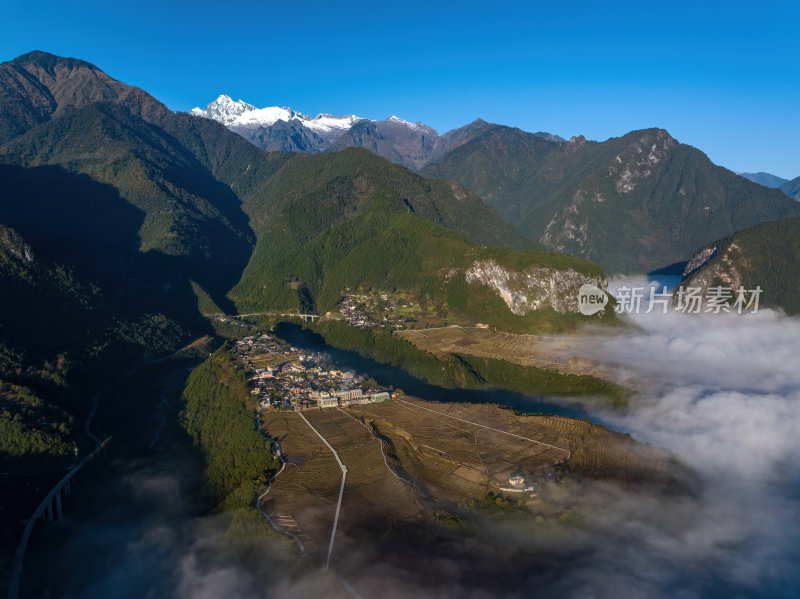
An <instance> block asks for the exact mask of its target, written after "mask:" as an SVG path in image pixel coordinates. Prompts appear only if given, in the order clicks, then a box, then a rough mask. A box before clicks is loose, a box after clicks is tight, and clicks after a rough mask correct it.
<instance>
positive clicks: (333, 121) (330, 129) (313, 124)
mask: <svg viewBox="0 0 800 599" xmlns="http://www.w3.org/2000/svg"><path fill="white" fill-rule="evenodd" d="M363 120H365V119H362V118H361V117H359V116H356V115H354V114H348V115H345V116H333V115H332V114H318V115H317V116H315V117H314V118H313V119H308V120H306V121H305V122H304V123H303V125H305V126H306V127H308V128H309V129H311V130H312V131H314V133H316V134H317V135H321V136H323V137H330V136H336V137H338V136H339V135H341V134H342V133H344V132H345V131H347V130H349V129H350V127H352V126H353V125H355V124H356V123H357V122H359V121H363Z"/></svg>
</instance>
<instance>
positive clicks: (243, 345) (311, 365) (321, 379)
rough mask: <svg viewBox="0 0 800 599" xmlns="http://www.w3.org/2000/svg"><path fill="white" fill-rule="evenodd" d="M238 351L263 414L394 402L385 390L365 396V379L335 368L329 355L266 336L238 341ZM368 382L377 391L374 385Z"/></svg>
mask: <svg viewBox="0 0 800 599" xmlns="http://www.w3.org/2000/svg"><path fill="white" fill-rule="evenodd" d="M236 349H237V356H238V358H239V361H240V364H241V365H242V367H243V368H244V369H245V372H246V373H247V376H248V379H249V382H250V393H251V394H252V395H255V396H256V397H257V398H258V400H259V406H260V407H261V409H263V410H307V409H312V408H330V407H338V406H344V407H346V406H351V405H357V404H365V403H373V402H381V401H386V400H387V399H391V394H390V393H389V392H388V391H387V390H384V389H380V388H375V389H373V390H372V391H371V392H365V391H364V389H363V388H362V387H363V383H364V379H363V377H361V376H357V375H356V374H355V373H354V372H352V371H348V370H341V369H338V368H335V367H333V366H332V365H331V364H330V359H329V358H328V356H327V355H326V354H321V353H317V352H306V351H304V350H301V349H298V348H296V347H292V346H288V345H285V344H283V343H281V342H279V341H278V340H276V339H273V338H272V337H271V336H270V335H269V334H266V333H265V334H262V335H260V336H259V337H246V338H244V339H242V340H241V341H238V342H237V344H236ZM264 362H266V363H264ZM257 363H264V364H262V365H257ZM368 382H369V383H370V385H369V386H370V387H375V385H374V381H368Z"/></svg>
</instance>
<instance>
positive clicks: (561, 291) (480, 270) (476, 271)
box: [464, 260, 608, 316]
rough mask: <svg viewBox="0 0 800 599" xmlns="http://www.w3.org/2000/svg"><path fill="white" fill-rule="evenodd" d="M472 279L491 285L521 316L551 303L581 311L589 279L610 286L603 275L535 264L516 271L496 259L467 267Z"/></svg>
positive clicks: (565, 308)
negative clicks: (580, 301) (581, 298)
mask: <svg viewBox="0 0 800 599" xmlns="http://www.w3.org/2000/svg"><path fill="white" fill-rule="evenodd" d="M464 274H465V276H466V279H467V282H468V283H476V284H481V285H486V286H488V287H491V288H492V289H493V290H494V291H495V293H497V294H498V295H499V296H500V297H501V298H502V299H503V301H504V302H505V303H506V305H507V306H508V307H509V309H510V310H511V311H512V312H513V313H514V314H517V315H518V316H522V315H524V314H525V313H526V312H529V311H531V310H539V309H542V308H547V307H551V308H553V309H554V310H556V311H557V312H561V313H562V314H563V313H566V312H577V311H578V291H579V289H580V288H581V285H584V284H586V283H589V284H592V285H595V286H596V287H599V288H601V289H605V290H607V289H608V282H607V281H606V279H605V278H603V277H590V276H587V275H584V274H581V273H579V272H576V271H574V270H572V269H567V270H557V269H555V268H550V267H542V266H535V267H530V268H527V269H525V270H522V271H515V270H511V269H508V268H506V267H504V266H501V265H500V264H498V263H497V262H496V261H494V260H476V261H475V262H473V263H472V264H471V265H470V266H469V268H467V270H466V271H465V273H464Z"/></svg>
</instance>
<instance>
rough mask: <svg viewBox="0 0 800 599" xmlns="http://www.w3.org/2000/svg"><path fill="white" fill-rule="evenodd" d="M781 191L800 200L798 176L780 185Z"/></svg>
mask: <svg viewBox="0 0 800 599" xmlns="http://www.w3.org/2000/svg"><path fill="white" fill-rule="evenodd" d="M781 191H782V192H783V193H785V194H786V195H788V196H789V197H791V198H794V199H795V200H797V201H800V177H797V178H796V179H792V180H791V181H787V182H786V183H784V184H783V185H781Z"/></svg>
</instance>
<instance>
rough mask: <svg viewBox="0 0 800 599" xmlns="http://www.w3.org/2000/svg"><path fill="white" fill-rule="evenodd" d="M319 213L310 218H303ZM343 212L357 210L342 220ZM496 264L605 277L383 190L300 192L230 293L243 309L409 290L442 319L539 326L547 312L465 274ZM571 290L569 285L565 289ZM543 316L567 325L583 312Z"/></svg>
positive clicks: (313, 306) (321, 308)
mask: <svg viewBox="0 0 800 599" xmlns="http://www.w3.org/2000/svg"><path fill="white" fill-rule="evenodd" d="M311 210H313V211H314V213H315V214H316V216H317V219H315V221H314V222H309V221H308V219H307V218H306V215H307V214H308V212H309V211H311ZM345 215H352V216H350V218H345ZM487 260H491V261H494V262H496V263H498V264H499V265H501V266H503V267H504V268H506V269H508V270H509V271H512V272H522V271H525V270H526V269H535V268H544V269H551V271H563V272H572V271H574V272H575V273H578V276H579V277H580V278H581V279H590V278H595V279H597V280H598V281H599V280H602V279H604V274H603V272H602V270H601V269H600V268H599V267H597V266H596V265H594V264H592V263H589V262H585V261H583V260H579V259H576V258H571V257H568V256H563V255H558V254H552V253H548V252H542V251H537V250H529V251H527V252H519V251H515V250H512V249H509V248H506V249H499V248H485V247H479V246H475V245H473V244H472V243H470V242H469V241H468V240H467V239H466V238H465V237H463V236H460V235H458V234H457V233H455V232H453V231H451V230H449V229H446V228H444V227H442V226H441V225H437V224H435V223H433V222H430V221H428V220H427V219H425V218H423V217H421V216H419V215H417V214H415V213H414V212H412V211H410V210H409V209H408V207H407V204H406V201H405V198H402V197H400V196H399V195H398V194H397V193H396V192H394V191H393V190H390V189H386V188H377V189H375V190H374V191H373V193H372V194H371V195H370V196H368V197H366V198H364V199H357V198H355V197H354V196H352V195H349V194H343V195H336V194H332V195H326V196H323V197H321V196H320V195H318V194H316V193H309V194H308V195H306V196H301V197H299V198H297V199H296V200H295V201H294V202H292V203H289V204H287V205H286V206H284V207H283V208H282V210H281V211H280V213H279V214H278V215H276V217H275V218H274V219H273V220H272V221H271V222H270V223H269V224H268V225H267V226H266V227H265V228H264V229H263V230H262V231H260V234H259V238H258V242H257V244H256V248H255V250H254V252H253V256H252V258H251V260H250V262H249V264H248V266H247V268H246V269H245V271H244V274H243V276H242V280H241V281H240V283H239V284H238V285H237V286H236V287H234V289H233V290H232V291H231V294H230V295H231V297H232V299H233V300H234V301H235V302H236V305H237V308H238V309H239V311H240V312H254V311H267V310H272V309H280V310H289V311H297V310H299V311H301V312H309V311H312V312H319V313H322V314H324V313H325V312H327V311H335V309H336V304H337V302H338V301H339V299H340V297H341V296H342V293H343V292H344V290H345V289H348V288H349V289H365V290H373V291H380V292H387V291H403V292H407V293H409V294H410V295H409V297H411V298H413V299H414V300H415V301H418V302H420V303H421V305H422V306H423V307H424V308H425V309H427V310H430V311H432V312H434V313H435V314H438V315H440V316H441V317H443V318H447V317H462V318H466V319H468V320H473V321H475V320H477V321H483V322H488V323H491V324H493V325H496V326H500V327H503V328H506V329H508V330H526V331H530V330H536V328H537V324H539V325H540V324H541V321H540V319H541V317H542V314H534V313H533V312H528V313H527V314H525V315H524V316H523V315H515V314H513V313H512V312H511V311H510V310H509V307H508V306H506V305H505V304H504V303H503V300H502V299H501V298H500V296H499V295H498V294H497V293H496V292H495V291H494V290H492V289H490V288H489V287H487V286H485V285H479V284H475V283H472V284H468V283H467V281H466V279H465V270H466V269H467V268H468V267H469V266H470V265H471V264H474V263H476V262H481V261H487ZM572 291H575V292H576V290H572V289H571V288H570V289H569V290H567V289H564V290H562V291H561V293H562V295H563V294H569V293H571V292H572ZM542 313H546V314H548V315H549V316H550V317H551V318H555V319H561V320H564V321H567V320H572V319H574V318H577V315H576V314H556V313H555V312H553V311H552V310H550V309H543V310H542Z"/></svg>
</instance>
